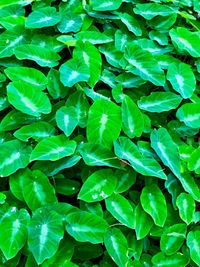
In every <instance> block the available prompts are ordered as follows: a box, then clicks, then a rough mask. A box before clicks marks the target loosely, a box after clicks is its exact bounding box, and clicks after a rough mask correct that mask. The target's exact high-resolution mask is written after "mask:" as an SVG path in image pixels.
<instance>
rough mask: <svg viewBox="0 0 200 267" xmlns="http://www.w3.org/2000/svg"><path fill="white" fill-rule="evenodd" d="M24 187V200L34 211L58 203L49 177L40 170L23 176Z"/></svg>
mask: <svg viewBox="0 0 200 267" xmlns="http://www.w3.org/2000/svg"><path fill="white" fill-rule="evenodd" d="M22 187H23V188H22V193H23V198H24V200H25V202H26V204H27V205H28V207H29V208H30V209H31V210H32V211H33V210H36V209H37V208H40V207H42V206H45V205H47V204H52V203H56V202H57V198H56V196H55V190H54V188H53V186H52V185H51V184H50V182H49V180H48V177H47V176H46V175H44V174H43V173H42V172H41V171H39V170H34V171H32V172H31V171H29V172H26V174H25V175H23V176H22Z"/></svg>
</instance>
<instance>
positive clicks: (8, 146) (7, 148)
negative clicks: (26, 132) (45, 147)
mask: <svg viewBox="0 0 200 267" xmlns="http://www.w3.org/2000/svg"><path fill="white" fill-rule="evenodd" d="M0 151H1V153H0V177H5V176H9V175H11V174H12V173H15V172H16V171H17V170H19V169H22V168H25V167H26V166H27V165H28V164H29V159H30V154H31V151H32V149H31V147H30V146H26V145H25V144H24V143H23V142H20V141H18V140H11V141H7V142H4V143H2V144H0Z"/></svg>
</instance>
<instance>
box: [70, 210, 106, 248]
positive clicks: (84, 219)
mask: <svg viewBox="0 0 200 267" xmlns="http://www.w3.org/2000/svg"><path fill="white" fill-rule="evenodd" d="M66 221H67V223H68V224H67V225H66V231H67V232H68V233H69V234H70V235H71V236H72V237H74V238H75V240H77V241H79V242H90V243H92V244H98V243H102V242H103V237H104V234H105V232H106V230H107V228H108V224H107V222H106V221H105V220H104V219H102V218H101V217H99V216H97V215H95V214H91V213H89V212H85V211H77V212H73V213H71V214H69V215H68V216H67V217H66Z"/></svg>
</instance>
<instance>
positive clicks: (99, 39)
mask: <svg viewBox="0 0 200 267" xmlns="http://www.w3.org/2000/svg"><path fill="white" fill-rule="evenodd" d="M76 36H77V38H78V40H81V41H83V42H90V43H91V44H94V45H95V44H106V43H110V42H112V41H113V38H112V37H110V36H108V35H106V34H104V33H101V32H97V31H81V32H79V33H77V35H76Z"/></svg>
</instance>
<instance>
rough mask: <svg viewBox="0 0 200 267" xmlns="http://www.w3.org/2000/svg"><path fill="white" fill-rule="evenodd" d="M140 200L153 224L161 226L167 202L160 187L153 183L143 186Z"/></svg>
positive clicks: (163, 221) (165, 216) (164, 218)
mask: <svg viewBox="0 0 200 267" xmlns="http://www.w3.org/2000/svg"><path fill="white" fill-rule="evenodd" d="M140 202H141V204H142V208H143V209H144V210H145V211H146V212H147V213H148V214H149V215H150V216H151V217H152V219H153V220H154V222H155V224H156V225H158V226H160V227H163V225H164V224H165V221H166V218H167V204H166V200H165V197H164V195H163V194H162V191H161V190H160V188H159V187H158V186H157V185H155V184H153V185H150V186H145V187H144V188H143V190H142V194H141V196H140Z"/></svg>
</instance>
